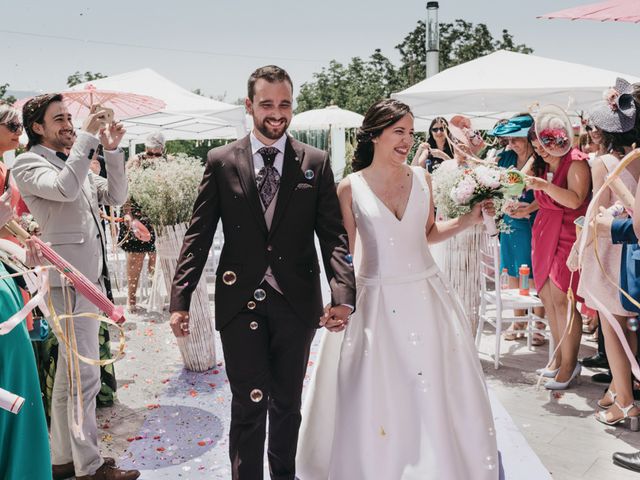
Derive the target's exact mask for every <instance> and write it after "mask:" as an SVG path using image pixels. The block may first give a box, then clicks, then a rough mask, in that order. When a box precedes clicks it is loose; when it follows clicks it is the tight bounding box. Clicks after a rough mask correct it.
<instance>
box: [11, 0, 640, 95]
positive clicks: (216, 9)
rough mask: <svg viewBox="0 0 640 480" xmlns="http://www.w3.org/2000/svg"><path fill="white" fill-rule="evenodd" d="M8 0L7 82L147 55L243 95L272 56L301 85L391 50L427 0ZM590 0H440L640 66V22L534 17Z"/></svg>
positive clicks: (622, 64)
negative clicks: (638, 54) (333, 63)
mask: <svg viewBox="0 0 640 480" xmlns="http://www.w3.org/2000/svg"><path fill="white" fill-rule="evenodd" d="M3 3H5V5H3V8H2V13H3V20H4V21H3V22H2V26H0V55H1V56H0V58H2V62H1V63H0V65H1V67H2V68H1V69H0V72H1V74H0V83H7V82H8V83H10V85H11V87H10V88H11V89H19V90H45V91H51V90H58V89H62V88H64V87H65V82H66V78H67V76H68V75H69V74H71V73H73V72H75V71H76V70H79V71H82V72H84V71H86V70H91V71H100V72H103V73H106V74H117V73H123V72H127V71H131V70H135V69H138V68H143V67H150V68H153V69H155V70H157V71H158V72H159V73H160V74H162V75H164V76H166V77H168V78H170V79H171V80H173V81H175V82H177V83H179V84H180V85H182V86H184V87H186V88H189V89H194V88H200V89H202V90H203V91H204V92H205V93H207V94H210V95H216V96H218V95H226V100H227V101H235V100H236V98H238V97H242V96H244V95H245V84H246V79H247V77H248V75H249V74H250V73H251V71H253V70H254V69H255V68H256V67H257V66H260V65H264V64H267V63H276V64H278V65H281V66H283V67H284V68H286V69H287V70H288V71H289V73H290V74H291V76H292V77H293V80H294V84H296V85H298V86H299V85H300V84H301V83H303V82H305V81H308V80H311V78H312V74H313V72H316V71H319V70H320V69H321V68H322V67H323V66H326V65H327V64H328V62H329V61H330V60H331V59H336V60H339V61H342V62H348V61H349V59H350V58H351V57H353V56H362V57H366V56H368V55H369V54H371V53H372V52H373V50H374V49H375V48H380V49H381V50H382V51H383V53H385V54H386V55H387V56H389V57H391V58H392V59H394V60H395V59H397V55H396V54H395V50H394V46H395V45H396V44H398V43H400V42H401V41H402V39H403V38H404V36H405V35H406V34H407V33H408V32H409V31H411V30H412V29H413V28H414V27H415V24H416V22H417V21H418V20H419V19H421V18H424V17H425V15H426V8H425V6H426V1H424V0H396V1H389V0H386V1H381V0H323V1H322V2H317V1H316V2H309V1H306V0H260V1H258V0H251V1H247V0H245V1H242V0H208V1H206V0H182V1H180V2H171V3H168V2H167V5H168V6H162V5H163V3H164V2H159V1H157V0H156V1H150V0H128V1H122V0H111V1H108V2H92V1H88V0H85V1H82V2H81V1H77V0H65V1H64V2H50V1H45V0H40V1H36V0H21V1H11V2H3ZM585 3H592V2H590V1H580V0H536V1H529V0H510V1H507V0H490V1H479V0H442V1H440V21H452V20H454V19H456V18H464V19H465V20H467V21H470V22H473V23H486V24H487V25H488V26H489V28H490V29H491V31H492V32H493V33H494V35H499V33H500V31H501V30H502V29H503V28H507V29H508V30H509V31H510V32H511V33H512V34H513V35H514V37H515V39H516V41H517V42H518V43H526V44H527V45H529V46H530V47H532V48H533V49H534V53H535V54H537V55H540V56H545V57H550V58H556V59H560V60H566V61H574V62H578V63H584V64H587V65H592V66H597V67H600V68H607V69H611V70H616V71H618V72H622V73H628V74H632V75H640V64H639V63H638V62H637V60H636V59H635V48H634V45H638V44H639V41H640V25H634V24H624V23H619V24H616V23H598V22H588V21H574V22H571V21H566V20H541V19H536V15H539V14H542V13H547V12H552V11H556V10H559V9H562V8H569V7H573V6H576V5H580V4H585ZM10 32H14V33H10ZM15 32H22V33H25V34H19V33H15ZM33 34H36V35H43V36H44V37H43V36H35V35H33ZM52 37H66V38H71V39H73V40H66V39H63V38H52ZM93 42H107V43H112V44H111V45H106V44H103V43H93ZM115 44H128V45H141V46H148V47H153V48H137V47H133V46H126V47H125V46H119V45H115ZM199 52H208V53H207V54H204V53H199ZM296 93H297V92H296Z"/></svg>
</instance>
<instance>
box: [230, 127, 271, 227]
mask: <svg viewBox="0 0 640 480" xmlns="http://www.w3.org/2000/svg"><path fill="white" fill-rule="evenodd" d="M235 161H236V168H237V169H238V176H239V177H240V184H241V185H242V190H244V194H245V196H246V197H247V201H248V202H249V205H250V207H251V211H252V212H253V214H254V216H255V217H256V221H257V222H258V224H259V225H260V228H261V229H262V230H263V232H264V234H265V235H266V234H267V223H266V222H265V220H264V211H263V210H262V203H261V202H260V197H259V196H258V187H257V186H256V176H255V172H254V167H253V157H252V155H251V142H250V141H249V137H248V136H247V137H245V138H244V139H242V140H241V141H240V145H239V146H238V148H237V149H236V151H235Z"/></svg>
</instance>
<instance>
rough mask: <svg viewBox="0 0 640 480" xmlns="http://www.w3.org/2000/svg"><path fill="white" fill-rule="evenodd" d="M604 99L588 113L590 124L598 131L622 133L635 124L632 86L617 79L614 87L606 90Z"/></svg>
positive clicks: (623, 80)
mask: <svg viewBox="0 0 640 480" xmlns="http://www.w3.org/2000/svg"><path fill="white" fill-rule="evenodd" d="M604 96H605V99H604V100H603V101H601V102H598V103H597V104H596V105H594V107H593V108H592V109H591V110H590V112H589V120H590V122H591V123H592V124H593V125H595V126H596V127H598V128H599V129H600V130H604V131H605V132H610V133H624V132H628V131H629V130H631V129H632V128H633V127H634V126H635V124H636V102H635V101H634V100H633V85H631V84H630V83H629V82H627V81H626V80H625V79H624V78H617V79H616V85H615V87H613V88H611V89H609V90H607V91H606V92H605V94H604Z"/></svg>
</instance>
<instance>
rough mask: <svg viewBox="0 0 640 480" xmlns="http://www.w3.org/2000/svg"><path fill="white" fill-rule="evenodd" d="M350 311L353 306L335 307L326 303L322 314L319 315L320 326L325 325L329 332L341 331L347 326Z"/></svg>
mask: <svg viewBox="0 0 640 480" xmlns="http://www.w3.org/2000/svg"><path fill="white" fill-rule="evenodd" d="M351 312H353V308H351V307H350V306H348V305H338V306H335V307H332V306H331V305H327V306H325V307H324V315H323V316H322V317H320V326H321V327H325V328H326V329H327V330H329V331H330V332H341V331H342V330H344V329H345V328H347V324H348V323H349V315H351Z"/></svg>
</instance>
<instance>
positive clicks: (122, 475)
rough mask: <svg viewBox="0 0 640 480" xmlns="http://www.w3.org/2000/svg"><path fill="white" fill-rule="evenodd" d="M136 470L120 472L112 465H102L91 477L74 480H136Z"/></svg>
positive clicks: (137, 473) (138, 473)
mask: <svg viewBox="0 0 640 480" xmlns="http://www.w3.org/2000/svg"><path fill="white" fill-rule="evenodd" d="M139 476H140V472H139V471H138V470H120V469H119V468H118V467H115V466H113V465H107V464H103V465H102V466H101V467H100V468H99V469H98V470H97V471H96V473H94V474H93V475H85V476H82V477H76V480H136V478H138V477H139Z"/></svg>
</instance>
